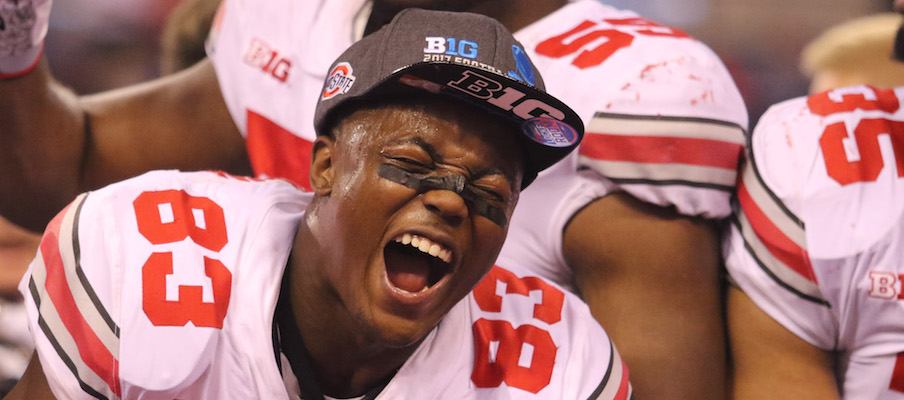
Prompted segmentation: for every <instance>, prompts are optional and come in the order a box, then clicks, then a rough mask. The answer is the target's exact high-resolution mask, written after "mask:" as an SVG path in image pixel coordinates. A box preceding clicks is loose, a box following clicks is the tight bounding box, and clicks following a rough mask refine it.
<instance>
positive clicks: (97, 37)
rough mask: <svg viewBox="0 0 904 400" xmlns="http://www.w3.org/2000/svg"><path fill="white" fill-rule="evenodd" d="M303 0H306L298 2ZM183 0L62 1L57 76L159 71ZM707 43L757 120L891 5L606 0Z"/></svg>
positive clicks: (96, 87) (853, 0)
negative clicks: (167, 29)
mask: <svg viewBox="0 0 904 400" xmlns="http://www.w3.org/2000/svg"><path fill="white" fill-rule="evenodd" d="M299 1H304V0H299ZM179 2H180V0H66V1H62V0H58V1H56V2H55V4H54V5H53V7H54V9H53V13H52V14H51V25H50V26H51V30H50V33H49V34H48V40H47V44H46V49H47V54H48V56H47V57H48V59H49V61H50V63H51V66H52V68H53V71H54V74H55V76H56V77H57V78H58V79H59V80H60V81H62V82H64V83H65V84H67V85H69V86H71V87H72V88H73V89H75V90H76V91H77V92H79V93H93V92H97V91H101V90H104V89H108V88H113V87H118V86H122V85H125V84H129V83H134V82H140V81H144V80H148V79H150V78H153V77H156V76H158V75H159V71H160V68H159V65H160V61H159V52H160V44H159V42H160V34H161V30H162V27H163V24H164V21H165V18H166V16H167V15H168V13H169V12H170V11H171V10H172V9H173V7H175V6H176V5H177V4H179ZM603 2H604V3H607V4H610V5H613V6H616V7H619V8H627V9H632V10H635V11H637V12H639V13H640V14H641V15H643V16H645V17H646V18H647V19H651V20H653V21H655V22H659V23H661V24H665V25H670V26H673V27H676V28H680V29H682V30H684V31H686V32H688V33H690V34H691V35H693V36H695V37H697V38H698V39H700V40H702V41H703V42H705V43H707V44H709V45H710V46H711V47H712V48H713V49H714V50H715V51H716V53H718V54H719V55H720V56H721V57H722V59H723V60H724V61H725V63H726V64H727V65H728V66H729V68H730V69H731V71H732V74H733V75H734V76H735V80H736V81H737V83H738V86H739V87H740V88H741V92H742V94H743V95H744V98H745V100H746V101H747V104H748V107H749V109H750V116H751V120H752V121H755V120H756V119H757V118H758V117H759V116H760V115H761V114H762V113H763V112H764V111H765V109H766V107H768V106H769V105H770V104H773V103H776V102H778V101H781V100H785V99H788V98H791V97H796V96H800V95H803V94H806V91H807V80H806V78H805V77H804V76H803V75H802V74H801V72H800V71H799V69H798V59H799V54H800V51H801V49H802V47H803V46H804V44H806V43H807V42H808V41H809V40H811V39H813V38H814V37H815V36H816V35H817V34H818V33H819V32H821V31H822V30H823V29H825V28H827V27H829V26H831V25H834V24H837V23H839V22H841V21H844V20H847V19H851V18H854V17H858V16H862V15H866V14H872V13H876V12H883V11H890V10H891V4H892V0H605V1H603Z"/></svg>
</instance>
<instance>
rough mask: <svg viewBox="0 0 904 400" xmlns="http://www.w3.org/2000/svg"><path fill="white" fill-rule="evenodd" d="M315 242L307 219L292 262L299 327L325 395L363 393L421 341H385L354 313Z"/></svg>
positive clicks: (292, 295) (291, 291) (293, 298)
mask: <svg viewBox="0 0 904 400" xmlns="http://www.w3.org/2000/svg"><path fill="white" fill-rule="evenodd" d="M316 243H317V241H316V240H315V239H314V238H313V235H312V234H311V232H310V230H309V229H308V228H307V226H306V224H305V223H302V224H301V227H300V229H299V233H298V235H297V237H296V239H295V246H294V248H293V249H294V251H293V253H292V256H291V257H290V259H289V267H288V273H289V274H290V276H289V279H290V283H289V285H288V289H289V298H290V302H291V305H292V312H293V314H294V319H295V328H297V329H298V332H299V334H300V335H301V337H302V338H303V342H304V346H305V349H306V350H307V353H308V355H309V356H310V359H309V361H310V363H311V367H312V372H313V373H314V375H315V378H316V381H317V384H318V385H319V386H320V390H322V392H323V394H326V395H329V396H331V397H338V398H348V397H356V396H361V395H364V394H366V393H367V392H369V391H371V390H372V389H373V388H375V387H379V386H381V384H383V383H385V382H386V381H387V380H388V379H390V378H391V377H392V376H393V375H394V374H395V371H397V370H398V369H399V368H400V367H401V366H402V364H404V363H405V361H406V360H407V359H408V357H409V356H410V355H411V354H412V353H413V352H414V350H415V349H416V348H417V344H415V345H412V346H408V347H405V348H391V347H388V346H385V345H383V344H382V343H381V342H380V341H379V339H378V336H377V335H375V334H372V333H371V332H370V331H369V330H368V328H367V325H366V324H365V323H363V322H362V321H361V320H360V319H359V318H356V317H355V316H354V315H351V314H350V313H349V311H348V309H347V308H346V307H345V305H344V304H343V302H342V300H341V299H340V298H339V296H338V294H337V293H336V292H335V290H334V289H332V288H331V286H330V285H329V284H328V280H327V279H325V278H324V275H323V274H322V273H321V272H320V271H323V270H324V267H325V266H326V265H327V264H326V263H325V260H324V259H321V258H319V257H318V256H317V254H318V253H320V252H318V251H317V249H312V247H314V246H316ZM296 373H301V372H300V371H296ZM299 381H301V380H300V379H299Z"/></svg>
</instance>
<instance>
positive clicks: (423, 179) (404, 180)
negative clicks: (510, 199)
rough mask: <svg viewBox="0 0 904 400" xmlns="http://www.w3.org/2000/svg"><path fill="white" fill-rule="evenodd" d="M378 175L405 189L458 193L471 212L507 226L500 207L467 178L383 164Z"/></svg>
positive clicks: (506, 220)
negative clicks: (481, 195)
mask: <svg viewBox="0 0 904 400" xmlns="http://www.w3.org/2000/svg"><path fill="white" fill-rule="evenodd" d="M377 174H378V175H380V177H382V178H383V179H388V180H390V181H393V182H395V183H398V184H400V185H404V186H405V187H408V188H411V189H414V190H417V191H418V192H424V191H427V190H449V191H452V192H455V193H458V195H459V196H461V197H462V198H463V199H465V201H467V202H468V203H469V207H470V208H471V210H472V211H473V212H474V213H476V214H478V215H482V216H484V217H486V218H487V219H489V220H490V221H493V223H494V224H496V225H499V226H505V225H506V224H508V219H507V218H506V217H505V213H504V212H502V210H501V209H500V208H499V207H495V206H492V205H490V204H489V203H487V201H486V200H484V199H483V198H482V197H480V196H479V195H477V194H475V193H474V189H472V188H471V186H470V185H469V184H467V180H466V179H465V177H463V176H461V175H447V176H443V177H435V176H427V175H426V174H416V173H413V172H408V171H405V170H403V169H401V168H399V167H396V166H395V165H389V164H381V165H380V167H379V169H378V170H377Z"/></svg>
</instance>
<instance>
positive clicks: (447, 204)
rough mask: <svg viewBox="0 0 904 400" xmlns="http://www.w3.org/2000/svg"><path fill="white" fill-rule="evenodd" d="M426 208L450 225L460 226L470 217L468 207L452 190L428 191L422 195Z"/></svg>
mask: <svg viewBox="0 0 904 400" xmlns="http://www.w3.org/2000/svg"><path fill="white" fill-rule="evenodd" d="M422 200H423V202H424V206H425V207H427V209H428V210H430V211H432V212H434V213H436V214H437V215H439V216H440V217H442V218H443V219H444V220H446V222H448V223H449V224H450V225H458V224H460V223H461V222H462V221H463V220H464V219H465V218H467V217H468V205H467V204H466V203H465V199H463V198H462V197H461V196H460V195H458V193H455V192H453V191H451V190H444V189H435V190H428V191H426V192H424V194H423V195H422Z"/></svg>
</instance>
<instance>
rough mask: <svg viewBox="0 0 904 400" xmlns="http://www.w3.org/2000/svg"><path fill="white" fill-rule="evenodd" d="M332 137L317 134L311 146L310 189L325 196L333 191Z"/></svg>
mask: <svg viewBox="0 0 904 400" xmlns="http://www.w3.org/2000/svg"><path fill="white" fill-rule="evenodd" d="M333 146H334V142H333V139H331V138H329V137H327V136H318V137H317V139H316V140H314V144H313V146H312V147H311V171H310V173H309V176H308V178H309V179H310V180H311V189H313V190H314V193H316V194H318V195H321V196H327V195H329V194H330V192H332V191H333V182H334V179H333V178H334V170H333Z"/></svg>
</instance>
